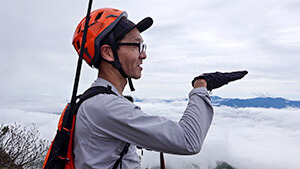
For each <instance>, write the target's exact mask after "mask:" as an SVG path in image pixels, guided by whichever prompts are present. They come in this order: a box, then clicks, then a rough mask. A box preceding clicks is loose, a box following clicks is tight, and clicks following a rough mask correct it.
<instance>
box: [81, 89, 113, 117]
mask: <svg viewBox="0 0 300 169" xmlns="http://www.w3.org/2000/svg"><path fill="white" fill-rule="evenodd" d="M98 94H114V95H116V96H117V94H116V93H115V92H113V91H112V90H111V86H107V87H104V86H94V87H91V88H89V89H88V90H86V91H85V92H84V93H83V94H82V95H79V96H78V97H79V101H78V103H77V105H76V109H75V110H76V111H75V112H76V113H77V110H78V108H79V106H80V105H81V103H82V102H83V101H85V100H87V99H89V98H91V97H93V96H96V95H98Z"/></svg>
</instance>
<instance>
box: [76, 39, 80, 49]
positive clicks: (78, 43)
mask: <svg viewBox="0 0 300 169" xmlns="http://www.w3.org/2000/svg"><path fill="white" fill-rule="evenodd" d="M76 45H77V48H78V49H80V42H79V40H78V41H77V42H76Z"/></svg>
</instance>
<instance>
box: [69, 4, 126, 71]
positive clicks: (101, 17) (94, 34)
mask: <svg viewBox="0 0 300 169" xmlns="http://www.w3.org/2000/svg"><path fill="white" fill-rule="evenodd" d="M123 16H125V17H127V13H126V12H125V11H121V10H118V9H112V8H102V9H97V10H95V11H93V12H91V14H90V23H89V28H88V32H87V37H86V43H85V46H84V49H85V51H84V54H83V59H84V60H85V61H86V62H87V63H88V64H89V65H90V66H92V65H93V64H94V63H95V62H96V61H97V60H98V57H99V49H100V42H101V40H103V38H104V37H105V36H106V35H107V34H108V33H109V32H110V31H111V30H112V29H113V28H114V27H115V26H116V24H117V23H118V22H119V20H120V19H121V18H122V17H123ZM85 21H86V18H83V19H82V20H81V22H80V23H79V24H78V26H77V28H76V30H75V33H74V36H73V46H74V48H75V50H76V51H77V53H78V54H79V53H80V46H81V41H82V36H83V28H84V24H85Z"/></svg>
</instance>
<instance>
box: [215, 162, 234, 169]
mask: <svg viewBox="0 0 300 169" xmlns="http://www.w3.org/2000/svg"><path fill="white" fill-rule="evenodd" d="M216 163H217V166H216V168H215V169H235V168H234V167H232V166H231V165H230V164H228V163H226V162H224V161H217V162H216Z"/></svg>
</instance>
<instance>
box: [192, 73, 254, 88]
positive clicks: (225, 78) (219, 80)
mask: <svg viewBox="0 0 300 169" xmlns="http://www.w3.org/2000/svg"><path fill="white" fill-rule="evenodd" d="M247 73H248V71H246V70H244V71H236V72H228V73H221V72H215V73H204V74H202V75H200V76H197V77H195V78H194V80H193V81H192V86H194V83H195V81H196V80H197V79H204V80H206V82H207V87H206V88H207V90H209V91H211V90H213V89H216V88H219V87H221V86H223V85H225V84H227V83H229V82H232V81H235V80H238V79H241V78H243V77H244V76H245V75H246V74H247Z"/></svg>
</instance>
